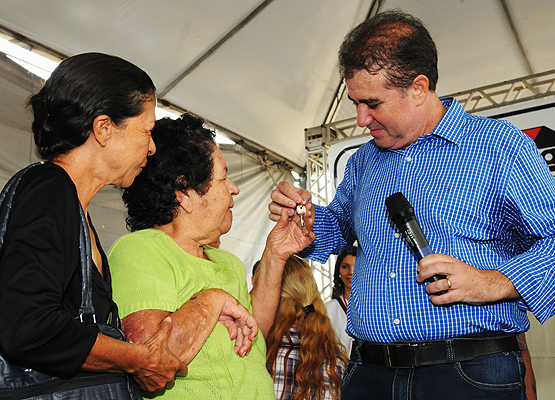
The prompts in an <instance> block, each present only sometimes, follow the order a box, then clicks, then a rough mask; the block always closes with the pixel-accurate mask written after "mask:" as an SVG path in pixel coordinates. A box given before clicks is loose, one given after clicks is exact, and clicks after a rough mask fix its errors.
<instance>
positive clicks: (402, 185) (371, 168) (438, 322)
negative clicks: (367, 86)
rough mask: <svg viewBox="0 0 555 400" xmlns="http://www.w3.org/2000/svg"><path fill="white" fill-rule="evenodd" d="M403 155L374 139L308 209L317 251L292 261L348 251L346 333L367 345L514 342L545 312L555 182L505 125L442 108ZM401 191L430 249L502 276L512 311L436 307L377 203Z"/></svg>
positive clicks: (553, 276) (554, 240) (551, 286)
mask: <svg viewBox="0 0 555 400" xmlns="http://www.w3.org/2000/svg"><path fill="white" fill-rule="evenodd" d="M442 103H443V105H444V106H445V107H446V108H447V112H446V114H445V115H444V117H443V118H442V120H441V121H440V123H439V124H438V125H437V126H436V127H435V129H434V130H433V131H432V132H431V133H430V134H427V135H424V136H421V137H420V138H418V140H417V141H416V142H415V143H413V144H412V145H411V146H409V147H408V148H407V149H399V150H385V149H381V148H379V147H377V146H376V145H375V143H374V141H373V140H371V141H369V142H368V143H366V144H365V145H364V146H362V147H361V148H360V149H359V150H358V151H357V152H356V153H355V154H354V155H353V156H352V157H351V158H350V159H349V161H348V163H347V167H346V170H345V176H344V179H343V181H342V182H341V184H340V185H339V187H338V189H337V193H336V195H335V198H334V199H333V201H332V202H331V203H330V204H329V206H328V207H318V206H317V207H316V215H315V225H314V233H315V234H316V235H317V239H316V242H315V243H314V244H313V245H311V246H310V247H309V248H307V249H306V250H305V251H304V252H303V253H301V256H304V257H308V258H311V259H314V260H317V261H320V262H325V261H326V260H327V258H328V256H329V255H330V254H332V253H333V254H337V253H338V252H339V251H341V249H342V248H343V247H345V246H346V245H350V244H352V243H353V241H354V240H358V243H359V251H358V255H357V258H356V265H355V272H354V276H353V288H352V292H351V296H350V298H349V309H348V318H347V330H348V331H349V332H351V333H352V334H353V335H354V336H356V337H358V338H360V339H364V340H369V341H374V342H381V343H387V342H393V341H399V340H416V341H423V340H434V339H444V338H449V337H456V336H462V335H466V334H472V333H478V332H483V331H486V330H490V331H506V332H523V331H526V330H528V328H529V326H530V323H529V321H528V318H527V315H526V311H532V312H533V313H534V315H535V316H536V318H538V320H539V321H540V322H544V321H545V320H546V319H547V318H549V317H551V316H552V315H553V314H554V312H555V301H554V300H555V179H554V178H553V176H552V175H551V174H550V172H549V169H548V168H547V165H546V163H545V161H544V160H543V159H542V157H541V155H540V154H539V152H538V150H537V148H536V146H535V144H534V142H533V141H532V140H531V139H530V138H529V137H528V136H526V135H525V134H524V133H523V132H521V131H520V130H518V129H517V128H515V127H514V126H512V125H511V124H509V123H508V122H506V121H498V120H492V119H488V118H484V117H478V116H473V115H469V114H467V113H466V112H465V111H464V110H463V108H462V107H461V106H460V105H459V104H458V103H457V102H456V101H455V100H454V99H452V98H447V99H442ZM395 192H402V193H403V194H404V195H405V197H406V198H407V200H408V201H409V202H410V203H411V205H412V206H413V207H414V210H415V213H416V217H417V219H418V221H419V223H420V225H421V227H422V230H423V232H424V234H425V236H426V237H427V239H428V242H429V243H430V246H431V248H432V250H433V251H434V252H436V253H443V254H447V255H450V256H452V257H455V258H457V259H460V260H462V261H464V262H465V263H467V264H469V265H472V266H474V267H476V268H480V269H484V270H486V269H496V270H499V271H500V272H502V273H503V274H505V275H506V276H507V277H508V278H509V279H510V280H511V281H512V283H513V284H514V286H515V287H516V289H517V290H518V292H519V293H520V295H521V297H522V300H520V301H507V302H501V303H498V304H490V305H485V306H470V305H466V304H455V305H451V306H449V307H437V306H434V305H433V304H432V303H431V302H430V301H429V300H428V296H427V295H426V293H425V291H424V285H419V284H417V282H416V267H417V262H416V261H415V259H414V258H413V256H412V254H411V253H410V251H409V249H408V248H407V246H406V245H405V244H404V242H403V240H402V238H401V237H399V235H398V234H396V233H397V232H398V231H397V229H396V228H395V226H394V225H393V224H392V223H391V222H390V220H389V218H388V214H387V210H386V207H385V202H384V201H385V199H386V197H388V196H389V195H391V194H393V193H395Z"/></svg>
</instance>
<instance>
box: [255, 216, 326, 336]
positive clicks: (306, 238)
mask: <svg viewBox="0 0 555 400" xmlns="http://www.w3.org/2000/svg"><path fill="white" fill-rule="evenodd" d="M307 214H308V215H307V216H309V218H310V212H308V213H307ZM307 225H308V224H305V226H304V227H301V225H300V221H299V217H298V216H297V215H296V218H291V217H288V214H287V211H285V210H283V211H281V217H280V219H279V221H278V223H277V224H276V226H274V228H273V229H272V231H271V232H270V234H269V235H268V239H267V240H266V247H265V248H264V252H263V253H262V258H261V259H260V264H259V266H258V272H257V276H256V282H255V283H254V286H253V289H252V290H251V301H252V310H253V315H254V317H255V318H256V321H257V322H258V326H259V327H260V331H261V332H262V334H263V335H264V337H266V336H267V335H268V333H269V332H270V328H271V327H272V324H273V323H274V318H275V315H276V311H277V307H278V305H279V297H280V293H281V278H282V275H283V268H284V267H285V262H286V261H287V260H288V259H289V257H291V256H292V255H294V254H296V253H298V252H299V251H301V250H302V249H304V248H305V247H307V246H308V245H310V244H311V243H312V242H314V240H315V239H316V236H315V235H314V233H313V232H312V231H308V229H307Z"/></svg>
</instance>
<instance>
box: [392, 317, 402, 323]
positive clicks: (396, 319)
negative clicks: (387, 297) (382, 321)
mask: <svg viewBox="0 0 555 400" xmlns="http://www.w3.org/2000/svg"><path fill="white" fill-rule="evenodd" d="M393 323H394V324H395V325H399V324H400V323H401V320H400V319H399V318H395V319H394V320H393Z"/></svg>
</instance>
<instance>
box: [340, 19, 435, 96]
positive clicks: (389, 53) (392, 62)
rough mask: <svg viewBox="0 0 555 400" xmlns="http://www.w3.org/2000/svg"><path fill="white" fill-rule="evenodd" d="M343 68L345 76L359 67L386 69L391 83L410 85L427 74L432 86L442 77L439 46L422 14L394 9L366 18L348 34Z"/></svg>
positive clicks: (342, 50) (343, 48) (342, 49)
mask: <svg viewBox="0 0 555 400" xmlns="http://www.w3.org/2000/svg"><path fill="white" fill-rule="evenodd" d="M339 69H340V71H341V76H342V77H343V78H345V79H350V78H352V77H353V75H354V73H355V72H356V71H359V70H364V69H365V70H367V71H368V72H370V73H371V74H377V73H378V72H379V71H381V70H383V72H384V75H385V77H386V79H387V81H388V83H389V85H390V86H391V87H396V88H401V89H406V88H408V87H409V86H410V85H411V84H412V82H413V81H414V78H416V77H417V76H418V75H424V76H426V77H427V78H428V80H429V82H430V83H429V89H430V90H432V91H435V90H436V85H437V80H438V69H437V49H436V45H435V43H434V41H433V39H432V37H431V36H430V33H429V32H428V30H427V29H426V28H425V27H424V25H423V24H422V21H420V20H419V19H418V18H415V17H413V16H411V15H408V14H405V13H403V12H401V11H399V10H391V11H387V12H384V13H381V14H378V15H376V16H375V17H373V18H370V19H367V20H366V21H364V22H362V23H361V24H360V25H358V26H357V27H356V28H354V29H353V30H352V31H351V32H349V33H348V34H347V36H346V37H345V40H344V41H343V43H342V44H341V47H340V49H339Z"/></svg>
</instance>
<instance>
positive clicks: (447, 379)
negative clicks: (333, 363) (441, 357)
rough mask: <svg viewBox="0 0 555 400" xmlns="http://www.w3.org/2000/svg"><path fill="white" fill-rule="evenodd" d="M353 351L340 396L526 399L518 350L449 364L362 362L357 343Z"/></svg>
mask: <svg viewBox="0 0 555 400" xmlns="http://www.w3.org/2000/svg"><path fill="white" fill-rule="evenodd" d="M355 343H356V342H355ZM357 344H358V343H357ZM358 346H360V344H358ZM355 350H356V351H354V352H353V357H352V358H351V360H350V361H349V364H348V365H347V368H346V369H345V372H344V374H343V384H342V388H341V399H342V400H365V399H367V400H382V399H383V400H401V399H402V400H480V399H483V400H498V399H499V400H501V399H504V400H505V399H507V400H526V390H525V385H524V375H525V374H526V370H525V367H524V359H523V358H522V355H521V353H520V351H512V352H504V353H497V354H491V355H487V356H479V357H476V358H475V359H473V360H470V361H462V362H453V363H448V364H438V365H431V366H422V367H416V368H387V367H385V366H384V365H377V364H370V363H363V362H362V361H361V359H360V355H358V354H359V353H358V347H357V348H356V349H355ZM355 354H356V355H358V356H357V357H356V358H355V357H354V355H355Z"/></svg>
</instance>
